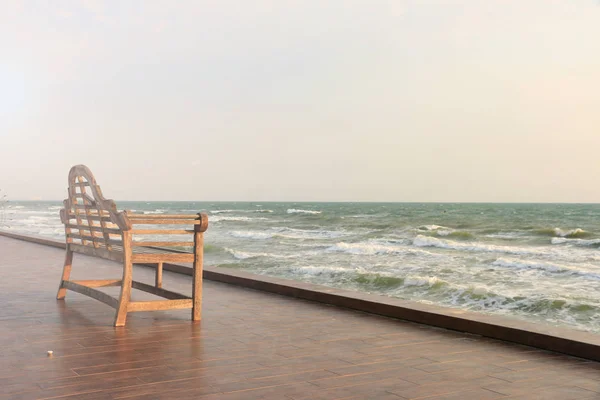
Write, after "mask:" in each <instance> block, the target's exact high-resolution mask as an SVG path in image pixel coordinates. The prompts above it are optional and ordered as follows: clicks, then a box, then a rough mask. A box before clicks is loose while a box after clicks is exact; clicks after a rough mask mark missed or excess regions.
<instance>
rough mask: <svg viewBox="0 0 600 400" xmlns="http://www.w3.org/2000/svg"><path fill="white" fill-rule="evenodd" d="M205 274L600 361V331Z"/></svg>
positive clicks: (49, 242)
mask: <svg viewBox="0 0 600 400" xmlns="http://www.w3.org/2000/svg"><path fill="white" fill-rule="evenodd" d="M0 236H6V237H10V238H13V239H18V240H25V241H28V242H32V243H37V244H42V245H46V246H52V247H57V248H63V249H64V248H65V244H64V243H63V242H60V241H57V240H53V239H46V238H41V237H34V236H26V235H20V234H14V233H10V232H5V231H0ZM149 266H150V267H152V266H151V265H149ZM164 269H165V270H168V271H173V272H177V273H181V274H185V275H191V274H192V269H191V268H190V267H187V266H184V265H177V264H165V265H164ZM204 278H205V279H208V280H212V281H217V282H223V283H228V284H231V285H237V286H242V287H246V288H251V289H255V290H260V291H264V292H270V293H276V294H279V295H283V296H288V297H295V298H299V299H304V300H310V301H315V302H319V303H324V304H330V305H334V306H338V307H344V308H348V309H353V310H358V311H363V312H367V313H372V314H378V315H382V316H386V317H391V318H397V319H402V320H407V321H412V322H417V323H420V324H426V325H431V326H436V327H440V328H445V329H451V330H456V331H461V332H468V333H472V334H477V335H481V336H485V337H489V338H493V339H500V340H504V341H508V342H513V343H519V344H523V345H527V346H532V347H537V348H540V349H545V350H550V351H555V352H559V353H564V354H569V355H572V356H576V357H582V358H587V359H590V360H595V361H600V335H596V334H592V333H586V332H580V331H575V330H570V329H565V328H558V327H552V326H547V325H543V324H533V323H529V322H526V321H522V320H519V319H516V318H508V317H501V316H495V315H487V314H482V313H474V312H469V311H463V310H457V309H453V308H447V307H441V306H433V305H426V304H421V303H417V302H412V301H407V300H401V299H396V298H391V297H386V296H379V295H372V294H367V293H361V292H353V291H349V290H343V289H335V288H329V287H325V286H320V285H314V284H310V283H304V282H298V281H293V280H288V279H279V278H272V277H268V276H264V275H255V274H250V273H247V272H243V271H239V270H232V269H227V268H217V267H205V268H204Z"/></svg>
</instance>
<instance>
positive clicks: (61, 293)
mask: <svg viewBox="0 0 600 400" xmlns="http://www.w3.org/2000/svg"><path fill="white" fill-rule="evenodd" d="M72 265H73V250H71V247H70V246H69V245H68V244H67V251H66V253H65V265H64V266H63V273H62V277H61V278H60V285H59V286H58V294H57V295H56V299H57V300H63V299H64V298H65V296H66V295H67V289H66V288H64V287H63V282H64V281H68V280H69V277H70V276H71V266H72Z"/></svg>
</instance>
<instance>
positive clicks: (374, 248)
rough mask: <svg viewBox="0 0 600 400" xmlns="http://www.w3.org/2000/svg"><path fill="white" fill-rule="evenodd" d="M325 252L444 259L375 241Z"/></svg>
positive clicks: (347, 245)
mask: <svg viewBox="0 0 600 400" xmlns="http://www.w3.org/2000/svg"><path fill="white" fill-rule="evenodd" d="M325 251H326V252H336V253H348V254H356V255H380V254H404V255H421V256H426V257H445V256H443V255H437V254H433V253H430V252H428V251H425V250H419V249H414V248H410V247H405V246H400V245H383V244H379V243H377V242H376V241H367V242H358V243H346V242H340V243H336V244H335V245H333V246H331V247H329V248H327V249H326V250H325Z"/></svg>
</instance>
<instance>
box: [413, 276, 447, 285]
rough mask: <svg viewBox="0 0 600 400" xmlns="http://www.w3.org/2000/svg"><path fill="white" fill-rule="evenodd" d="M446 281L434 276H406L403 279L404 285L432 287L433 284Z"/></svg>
mask: <svg viewBox="0 0 600 400" xmlns="http://www.w3.org/2000/svg"><path fill="white" fill-rule="evenodd" d="M442 283H446V282H445V281H444V280H442V279H439V278H438V277H436V276H425V277H424V276H408V277H406V278H405V279H404V283H403V285H404V286H429V287H432V286H433V285H435V284H442Z"/></svg>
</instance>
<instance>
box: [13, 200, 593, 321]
mask: <svg viewBox="0 0 600 400" xmlns="http://www.w3.org/2000/svg"><path fill="white" fill-rule="evenodd" d="M119 206H120V207H121V208H123V209H128V210H135V211H136V212H138V213H148V214H162V213H165V214H167V213H190V212H194V213H195V212H198V211H204V212H207V213H208V214H209V216H210V227H209V230H208V231H207V233H206V236H205V242H206V248H205V252H206V253H205V254H206V255H205V262H206V264H207V265H211V266H219V267H223V268H232V269H241V270H245V271H248V272H252V273H256V274H264V275H269V276H276V277H283V278H288V279H294V280H299V281H307V282H312V283H316V284H321V285H326V286H333V287H340V288H345V289H350V290H356V291H361V292H369V293H377V294H381V295H384V296H392V297H398V298H402V299H409V300H414V301H418V302H423V303H430V304H437V305H442V306H447V307H453V308H459V309H465V310H472V311H477V312H483V313H491V314H503V315H509V316H513V317H516V318H523V319H527V320H529V321H537V322H538V323H540V324H551V325H560V326H568V327H571V328H574V329H579V330H585V331H592V332H600V250H599V247H600V205H598V204H451V203H447V204H439V203H423V204H419V203H268V202H262V203H250V202H248V203H243V202H122V203H120V204H119ZM60 208H61V203H60V202H11V203H9V204H8V206H7V207H6V208H5V210H4V211H3V219H4V224H5V225H7V226H8V228H7V229H9V230H11V231H14V232H22V233H26V234H35V235H41V236H48V237H53V238H62V237H63V227H62V225H61V223H60V219H59V214H58V212H59V209H60Z"/></svg>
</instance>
